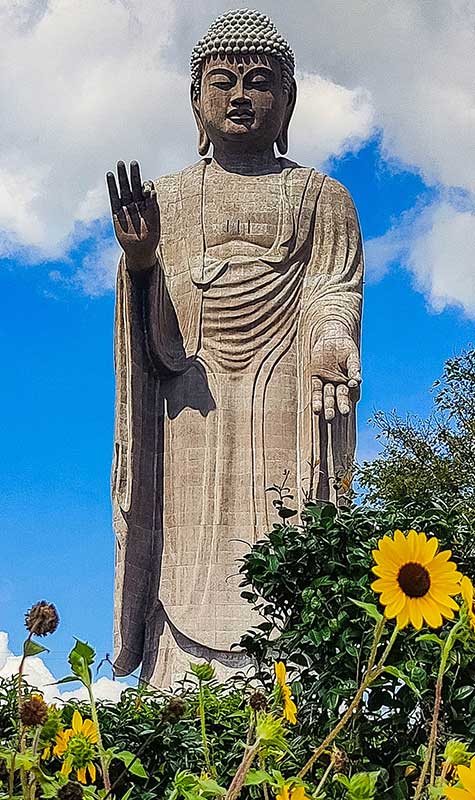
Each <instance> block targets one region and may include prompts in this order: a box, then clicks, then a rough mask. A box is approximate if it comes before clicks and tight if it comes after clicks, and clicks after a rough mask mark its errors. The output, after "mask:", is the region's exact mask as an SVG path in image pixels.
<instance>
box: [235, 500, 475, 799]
mask: <svg viewBox="0 0 475 800" xmlns="http://www.w3.org/2000/svg"><path fill="white" fill-rule="evenodd" d="M301 523H302V524H301V525H288V524H285V522H284V523H283V524H281V525H277V524H276V525H274V528H273V530H272V531H271V533H270V534H269V536H268V538H267V539H265V540H262V541H260V542H258V543H257V544H256V545H255V546H254V547H253V549H252V550H251V551H250V552H249V553H248V554H247V555H246V556H245V557H244V559H243V565H242V568H241V571H242V574H243V578H244V581H243V583H244V585H245V586H246V592H245V596H246V597H247V599H248V601H249V602H251V603H253V604H254V605H255V607H256V608H258V609H259V610H260V612H261V615H262V616H263V622H262V623H261V624H260V625H258V626H257V627H256V629H255V630H253V631H252V632H250V633H248V634H247V635H246V636H244V637H243V639H242V641H241V644H242V645H243V646H244V647H245V648H246V649H247V650H248V652H249V653H250V654H252V656H253V657H254V658H255V659H256V663H257V665H258V672H259V676H260V678H261V680H262V681H263V683H264V684H266V683H267V684H269V675H270V667H271V664H272V662H273V661H275V660H282V661H284V662H285V663H286V664H287V667H288V668H289V669H292V667H293V668H294V669H293V674H294V676H295V677H296V680H295V681H294V684H293V692H294V695H296V700H297V705H298V708H299V721H300V726H299V734H300V736H301V740H300V743H301V749H302V750H304V751H305V749H307V748H308V749H309V748H310V746H311V743H314V742H315V741H316V740H317V741H321V740H322V739H323V737H324V736H325V735H326V734H327V733H328V732H329V731H330V730H331V729H332V728H333V726H334V725H335V723H336V722H337V720H338V718H339V716H340V714H341V709H342V708H344V707H345V705H346V704H348V702H349V701H350V700H351V698H352V697H353V696H354V694H355V691H356V689H357V687H358V685H359V683H360V681H361V677H362V671H363V670H364V668H365V664H366V662H367V660H368V655H369V650H370V647H371V627H372V625H371V624H369V621H368V617H369V618H370V619H371V617H372V618H374V619H376V618H377V617H378V611H377V609H376V608H375V605H374V601H375V595H374V593H373V592H372V590H371V588H370V584H371V581H372V575H371V566H372V564H373V561H372V556H371V550H372V549H373V548H374V547H375V546H376V544H377V541H378V539H379V538H381V537H382V536H383V535H384V534H389V535H392V534H393V532H394V530H395V529H397V528H400V529H402V530H408V529H410V528H414V529H416V530H419V531H421V530H423V531H425V532H426V533H427V534H433V535H435V536H437V538H438V539H439V541H440V543H441V547H443V548H447V547H448V548H450V549H451V550H453V553H454V559H455V561H456V562H457V563H458V565H459V568H460V569H461V571H462V572H464V573H465V574H467V575H469V576H470V577H472V578H473V575H474V568H475V561H474V555H475V536H474V534H475V525H474V523H473V521H472V520H471V518H469V517H468V516H467V515H465V514H463V513H462V514H461V513H460V510H459V507H458V506H457V505H452V506H449V505H446V504H445V503H443V502H441V501H438V502H435V501H434V502H432V503H431V504H430V505H426V506H425V507H424V508H420V507H419V506H417V505H416V504H408V505H407V506H406V507H404V508H401V507H399V506H396V505H388V506H386V508H384V509H383V508H376V509H368V508H362V507H357V508H353V509H340V510H339V511H338V512H337V511H336V509H335V508H334V507H333V506H330V505H327V504H321V503H320V504H317V503H311V504H308V505H307V506H306V508H305V510H304V512H303V514H302V519H301ZM355 600H356V601H357V602H356V603H355ZM372 621H373V620H371V623H372ZM442 636H443V637H444V638H445V634H444V633H442ZM434 638H435V641H434V640H433V639H434ZM474 656H475V648H474V645H473V643H469V644H468V645H467V648H466V650H465V651H461V650H457V652H456V653H455V652H453V653H451V656H450V659H449V664H448V672H447V676H446V678H445V681H444V706H443V709H444V711H443V716H442V722H441V727H442V730H444V731H447V732H449V731H450V735H452V736H460V737H461V738H462V739H466V740H467V741H468V742H469V743H470V744H471V743H472V742H473V740H474V737H475V720H474V711H475V663H474V662H473V658H474ZM439 660H440V646H439V644H438V642H437V636H435V634H432V635H431V634H425V635H424V634H422V635H421V634H418V633H417V632H415V631H412V630H408V631H404V632H402V633H401V634H400V636H399V637H398V639H397V642H396V645H395V646H394V648H393V651H392V652H391V667H390V668H387V669H386V670H385V672H384V674H383V675H382V676H381V678H380V679H378V680H377V681H376V683H375V684H374V685H373V686H372V687H371V688H370V689H369V690H368V692H366V694H365V698H364V702H363V704H362V706H361V707H360V710H359V712H358V713H357V714H356V715H355V716H354V717H353V720H352V723H351V724H350V725H349V726H348V728H347V729H346V730H345V732H344V733H343V735H342V737H341V739H339V745H340V746H342V748H343V750H345V751H346V753H347V756H348V758H349V762H350V766H351V771H352V772H355V771H368V770H381V774H382V775H383V776H385V777H384V778H383V782H384V783H385V785H386V787H392V788H387V789H386V793H385V791H384V790H383V789H380V790H379V791H378V797H380V798H383V797H388V798H389V797H399V798H405V797H409V796H410V795H409V789H410V784H409V781H408V779H407V777H406V767H407V766H408V765H410V764H414V765H419V764H420V754H418V749H419V748H420V746H421V745H423V744H425V743H426V741H427V735H428V729H429V725H430V719H431V716H432V707H433V697H434V685H435V679H436V671H437V665H438V663H439ZM395 787H397V790H396V788H395ZM395 792H396V793H395Z"/></svg>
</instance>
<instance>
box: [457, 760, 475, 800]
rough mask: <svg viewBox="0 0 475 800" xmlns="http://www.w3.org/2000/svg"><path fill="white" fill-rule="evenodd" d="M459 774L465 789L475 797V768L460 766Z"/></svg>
mask: <svg viewBox="0 0 475 800" xmlns="http://www.w3.org/2000/svg"><path fill="white" fill-rule="evenodd" d="M472 762H473V759H472ZM457 773H458V777H459V779H460V781H461V782H462V784H463V788H464V789H468V790H469V792H472V794H473V795H475V768H472V766H470V767H463V766H459V767H458V768H457Z"/></svg>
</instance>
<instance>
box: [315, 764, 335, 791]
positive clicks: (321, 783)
mask: <svg viewBox="0 0 475 800" xmlns="http://www.w3.org/2000/svg"><path fill="white" fill-rule="evenodd" d="M332 769H333V758H331V759H330V763H329V765H328V767H327V768H326V770H325V772H324V773H323V775H322V777H321V779H320V783H319V784H318V786H317V788H316V789H315V792H314V795H315V797H316V798H317V800H318V795H319V794H320V792H321V791H322V789H323V787H324V786H325V784H326V782H327V779H328V776H329V775H330V772H331V771H332Z"/></svg>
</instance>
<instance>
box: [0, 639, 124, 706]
mask: <svg viewBox="0 0 475 800" xmlns="http://www.w3.org/2000/svg"><path fill="white" fill-rule="evenodd" d="M20 661H21V656H16V655H14V654H13V653H12V652H11V650H10V648H9V646H8V634H7V633H5V632H3V631H0V678H10V677H11V676H12V675H16V674H17V673H18V669H19V666H20ZM24 678H25V681H26V682H27V683H28V684H29V685H30V686H32V687H34V688H36V689H39V690H41V692H42V693H43V696H44V699H45V700H46V702H47V703H54V702H55V703H58V702H60V703H64V702H67V701H68V700H87V693H86V690H85V688H84V687H83V686H80V685H79V684H78V687H77V688H75V689H73V690H72V691H70V690H69V691H61V689H60V687H59V686H56V685H55V681H56V680H57V678H55V677H54V676H53V674H52V673H51V672H50V670H49V669H48V668H47V666H46V665H45V663H44V662H43V660H42V659H41V658H39V657H38V656H29V657H28V658H27V659H26V662H25V669H24ZM128 686H130V684H128V683H126V682H125V681H120V680H117V681H112V680H110V678H106V677H102V678H99V680H97V681H95V682H94V683H93V685H92V690H93V692H94V697H95V698H96V700H109V701H111V702H113V703H117V702H118V701H119V700H120V696H121V694H122V692H123V691H124V689H127V688H128Z"/></svg>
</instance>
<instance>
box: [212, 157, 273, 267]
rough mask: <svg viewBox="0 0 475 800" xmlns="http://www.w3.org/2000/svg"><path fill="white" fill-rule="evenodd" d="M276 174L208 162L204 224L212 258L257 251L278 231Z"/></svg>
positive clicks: (270, 242) (266, 244)
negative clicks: (244, 171) (250, 173)
mask: <svg viewBox="0 0 475 800" xmlns="http://www.w3.org/2000/svg"><path fill="white" fill-rule="evenodd" d="M280 184H281V176H280V173H279V174H271V175H258V176H248V175H239V174H236V173H232V172H225V171H224V170H223V169H221V168H220V167H218V166H215V165H214V164H211V165H210V166H209V167H208V168H207V169H206V173H205V182H204V198H203V199H204V203H203V216H204V219H203V227H204V234H205V240H206V251H207V253H208V254H209V255H210V256H212V257H214V258H218V259H221V258H226V257H227V256H229V255H231V254H232V255H247V254H250V253H251V252H252V253H254V254H256V248H258V251H260V250H262V251H263V252H264V251H266V250H268V249H269V248H270V247H272V245H273V243H274V241H275V238H276V235H277V222H278V211H279V203H280Z"/></svg>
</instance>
